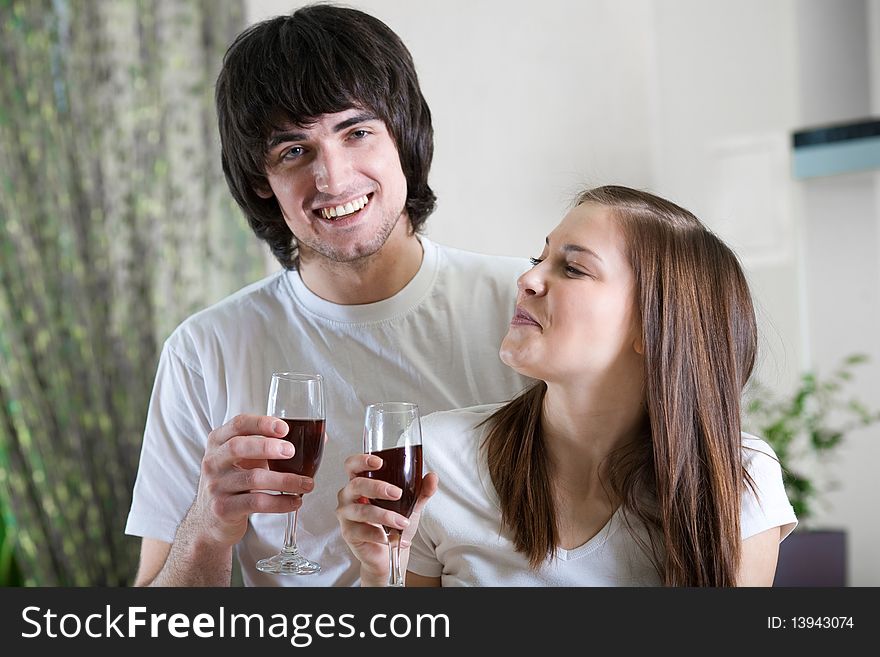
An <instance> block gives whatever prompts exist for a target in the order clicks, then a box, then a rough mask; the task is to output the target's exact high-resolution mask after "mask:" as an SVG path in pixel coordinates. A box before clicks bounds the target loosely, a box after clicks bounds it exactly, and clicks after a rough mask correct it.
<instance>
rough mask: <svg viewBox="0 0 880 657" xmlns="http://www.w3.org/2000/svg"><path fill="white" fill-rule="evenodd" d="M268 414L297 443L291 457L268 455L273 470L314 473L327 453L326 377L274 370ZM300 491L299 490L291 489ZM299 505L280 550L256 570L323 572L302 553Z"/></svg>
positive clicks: (303, 474)
mask: <svg viewBox="0 0 880 657" xmlns="http://www.w3.org/2000/svg"><path fill="white" fill-rule="evenodd" d="M266 415H269V416H271V417H276V418H279V419H281V420H284V422H286V423H287V426H288V433H287V435H286V436H284V437H283V438H282V440H286V441H287V442H289V443H290V444H292V445H293V447H294V450H295V452H294V455H293V456H292V457H290V458H289V459H266V461H267V464H268V467H269V469H270V470H272V471H273V472H285V473H292V474H298V475H302V476H306V477H314V476H315V473H316V472H317V471H318V466H319V465H320V464H321V457H322V456H323V454H324V420H325V418H326V417H327V416H326V414H325V412H324V379H323V378H322V377H321V375H320V374H307V373H302V372H273V373H272V379H271V381H270V382H269V396H268V400H267V402H266ZM288 494H289V495H299V494H298V493H288ZM298 511H299V510H298V509H295V510H293V511H290V512H288V513H287V526H286V527H285V529H284V544H283V547H282V548H281V550H280V551H279V552H278V553H277V554H274V555H272V556H271V557H266V558H265V559H260V560H259V561H257V570H259V571H260V572H263V573H272V574H274V575H310V574H312V573H318V572H321V564H319V563H317V562H315V561H312V560H311V559H307V558H306V557H304V556H303V555H302V554H300V551H299V547H297V545H296V518H297V515H298Z"/></svg>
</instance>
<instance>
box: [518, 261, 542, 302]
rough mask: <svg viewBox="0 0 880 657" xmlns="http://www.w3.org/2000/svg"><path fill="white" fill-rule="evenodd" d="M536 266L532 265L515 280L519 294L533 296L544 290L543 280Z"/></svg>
mask: <svg viewBox="0 0 880 657" xmlns="http://www.w3.org/2000/svg"><path fill="white" fill-rule="evenodd" d="M537 269H538V266H537V265H536V266H535V267H532V268H531V269H529V270H528V271H527V272H525V273H524V274H523V275H522V276H520V277H519V278H518V279H517V281H516V287H517V289H518V290H519V292H520V294H523V295H525V296H533V295H535V294H542V293H543V292H544V281H543V278H542V276H541V273H540V272H539V271H537Z"/></svg>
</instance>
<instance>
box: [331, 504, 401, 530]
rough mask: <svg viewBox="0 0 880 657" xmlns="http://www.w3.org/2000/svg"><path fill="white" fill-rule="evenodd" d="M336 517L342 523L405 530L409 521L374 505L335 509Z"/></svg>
mask: <svg viewBox="0 0 880 657" xmlns="http://www.w3.org/2000/svg"><path fill="white" fill-rule="evenodd" d="M336 515H337V516H338V517H339V518H340V519H341V520H343V521H348V522H361V523H368V524H372V525H383V526H385V527H394V528H396V529H405V528H406V527H408V526H409V520H408V519H407V518H405V517H404V516H402V515H400V514H399V513H395V512H394V511H388V510H387V509H383V508H381V507H378V506H375V505H374V504H346V505H343V506H339V507H337V509H336Z"/></svg>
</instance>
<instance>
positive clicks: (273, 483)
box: [223, 468, 315, 495]
mask: <svg viewBox="0 0 880 657" xmlns="http://www.w3.org/2000/svg"><path fill="white" fill-rule="evenodd" d="M223 485H224V486H225V488H226V492H228V493H242V492H245V491H256V490H261V491H266V490H270V491H279V492H283V493H296V494H299V495H305V494H306V493H311V492H312V491H313V490H314V489H315V480H314V479H312V478H311V477H304V476H301V475H298V474H293V473H290V472H274V471H272V470H263V469H258V468H254V469H250V470H237V471H235V472H234V473H233V474H230V475H229V476H228V477H227V478H226V480H225V482H224V484H223Z"/></svg>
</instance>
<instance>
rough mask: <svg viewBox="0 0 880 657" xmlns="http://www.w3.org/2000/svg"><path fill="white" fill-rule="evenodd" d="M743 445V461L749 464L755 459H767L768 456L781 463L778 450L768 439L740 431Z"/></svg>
mask: <svg viewBox="0 0 880 657" xmlns="http://www.w3.org/2000/svg"><path fill="white" fill-rule="evenodd" d="M740 437H741V438H742V446H743V462H744V463H746V464H748V463H751V462H753V461H755V460H761V461H766V460H767V458H769V459H771V460H773V461H775V462H776V463H779V459H778V458H777V456H776V452H775V451H774V450H773V447H771V446H770V443H768V442H767V441H766V440H764V439H763V438H761V437H759V436H755V435H753V434H750V433H746V432H745V431H743V432H741V433H740Z"/></svg>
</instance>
